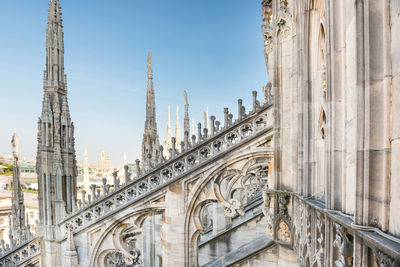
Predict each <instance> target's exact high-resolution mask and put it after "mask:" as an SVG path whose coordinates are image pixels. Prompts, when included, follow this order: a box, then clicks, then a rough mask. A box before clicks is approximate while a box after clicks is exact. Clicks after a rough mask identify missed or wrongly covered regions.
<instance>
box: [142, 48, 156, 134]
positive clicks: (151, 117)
mask: <svg viewBox="0 0 400 267" xmlns="http://www.w3.org/2000/svg"><path fill="white" fill-rule="evenodd" d="M151 61H152V56H151V52H149V55H148V57H147V95H146V122H145V132H154V133H156V132H157V123H156V101H155V96H154V87H153V68H152V65H151V64H152V62H151Z"/></svg>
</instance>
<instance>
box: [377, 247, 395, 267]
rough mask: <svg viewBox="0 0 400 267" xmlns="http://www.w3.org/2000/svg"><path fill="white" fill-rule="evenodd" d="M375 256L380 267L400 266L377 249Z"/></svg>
mask: <svg viewBox="0 0 400 267" xmlns="http://www.w3.org/2000/svg"><path fill="white" fill-rule="evenodd" d="M374 255H375V258H376V264H377V265H378V267H399V266H400V262H398V261H395V260H394V259H392V258H391V257H390V256H388V255H387V254H385V253H383V252H382V251H379V250H377V249H375V250H374Z"/></svg>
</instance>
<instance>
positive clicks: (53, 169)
mask: <svg viewBox="0 0 400 267" xmlns="http://www.w3.org/2000/svg"><path fill="white" fill-rule="evenodd" d="M61 15H62V14H61V6H60V2H59V1H58V0H50V2H49V10H48V18H47V29H46V67H45V70H44V76H43V91H44V95H43V106H42V113H41V115H40V117H39V121H38V146H37V149H38V151H37V159H36V162H37V164H36V166H37V168H36V172H37V174H38V184H39V196H38V200H39V212H40V227H42V228H41V229H43V230H44V236H45V237H46V239H47V240H49V242H51V241H50V240H55V239H56V238H57V233H56V232H55V231H54V225H56V224H57V223H58V222H59V221H60V220H61V219H63V218H64V217H65V215H66V213H71V212H72V211H73V210H74V208H75V204H76V177H77V168H76V157H75V138H74V125H73V122H72V120H71V117H70V113H69V107H68V99H67V85H66V75H65V74H64V33H63V25H62V17H61ZM47 265H48V266H53V264H52V263H47V264H46V266H47Z"/></svg>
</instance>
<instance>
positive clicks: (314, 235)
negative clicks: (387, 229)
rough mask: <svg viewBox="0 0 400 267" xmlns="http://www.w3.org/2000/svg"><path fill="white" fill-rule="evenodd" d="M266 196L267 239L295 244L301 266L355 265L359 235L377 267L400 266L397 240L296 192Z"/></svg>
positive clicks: (272, 193)
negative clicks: (355, 243) (369, 250)
mask: <svg viewBox="0 0 400 267" xmlns="http://www.w3.org/2000/svg"><path fill="white" fill-rule="evenodd" d="M263 197H264V205H265V206H264V209H263V212H264V214H265V216H266V219H267V234H268V236H269V237H271V238H272V239H274V240H277V241H279V242H281V243H282V242H283V243H286V244H288V245H292V246H293V249H294V251H295V252H296V254H297V256H298V259H299V262H300V263H301V264H302V266H343V267H350V266H354V258H353V257H354V240H355V237H356V236H357V237H360V238H361V239H362V240H363V242H364V244H366V246H368V247H369V248H370V249H371V250H372V252H373V254H374V256H375V261H376V263H377V266H384V267H389V266H390V267H393V266H400V243H399V239H398V238H395V237H393V236H390V235H389V234H386V233H383V232H382V231H380V230H379V229H378V230H376V229H377V228H374V227H369V226H360V225H356V224H355V223H354V219H353V216H351V215H347V214H344V213H342V212H340V211H337V210H328V209H326V208H325V204H324V203H323V202H321V201H318V200H314V199H312V198H303V197H302V196H299V195H297V194H295V193H293V192H287V191H280V190H269V189H266V190H264V193H263ZM374 229H375V230H374ZM331 233H332V234H331Z"/></svg>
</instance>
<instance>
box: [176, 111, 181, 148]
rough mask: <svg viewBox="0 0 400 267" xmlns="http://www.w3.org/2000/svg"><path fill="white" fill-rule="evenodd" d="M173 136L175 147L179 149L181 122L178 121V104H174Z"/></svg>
mask: <svg viewBox="0 0 400 267" xmlns="http://www.w3.org/2000/svg"><path fill="white" fill-rule="evenodd" d="M175 138H176V147H175V149H176V150H178V151H180V148H181V141H182V139H181V124H180V122H179V106H176V122H175Z"/></svg>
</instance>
